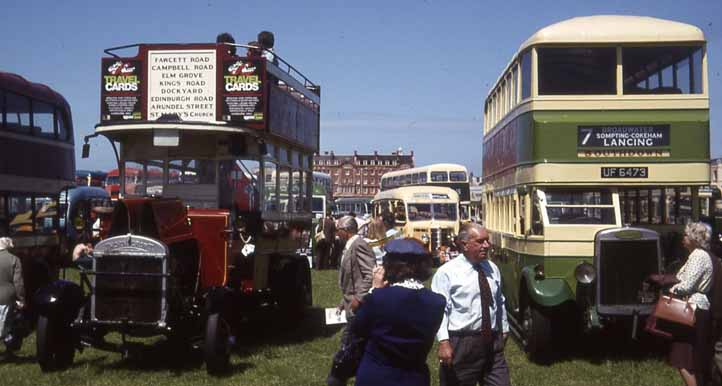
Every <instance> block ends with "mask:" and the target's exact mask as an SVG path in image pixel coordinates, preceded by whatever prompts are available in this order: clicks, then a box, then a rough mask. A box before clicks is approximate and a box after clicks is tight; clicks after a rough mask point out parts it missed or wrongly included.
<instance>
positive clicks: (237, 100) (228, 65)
mask: <svg viewBox="0 0 722 386" xmlns="http://www.w3.org/2000/svg"><path fill="white" fill-rule="evenodd" d="M263 66H264V62H263V60H262V59H259V58H234V59H232V60H225V61H224V62H223V91H222V99H223V102H222V105H221V108H222V110H221V116H222V120H223V121H227V122H238V121H240V122H254V123H260V122H263V120H264V111H265V103H264V99H263V86H264V79H263V74H264V71H263Z"/></svg>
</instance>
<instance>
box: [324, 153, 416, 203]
mask: <svg viewBox="0 0 722 386" xmlns="http://www.w3.org/2000/svg"><path fill="white" fill-rule="evenodd" d="M412 167H414V151H413V150H412V151H411V153H410V154H404V152H403V151H402V150H401V149H399V150H398V151H395V152H392V153H391V154H379V153H378V152H377V151H374V153H373V154H358V152H357V151H354V152H353V155H338V154H334V152H333V151H331V152H328V151H325V152H323V154H317V155H315V156H314V157H313V170H314V171H317V172H322V173H328V174H329V175H331V181H332V186H333V196H334V197H335V198H339V197H368V198H371V197H373V196H374V195H375V194H376V193H378V191H379V187H380V185H381V184H380V183H381V176H382V175H383V174H384V173H387V172H391V171H394V170H400V169H408V168H412Z"/></svg>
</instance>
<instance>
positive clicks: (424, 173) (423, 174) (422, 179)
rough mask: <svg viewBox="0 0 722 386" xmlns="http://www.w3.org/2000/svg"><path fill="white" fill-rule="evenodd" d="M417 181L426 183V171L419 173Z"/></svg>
mask: <svg viewBox="0 0 722 386" xmlns="http://www.w3.org/2000/svg"><path fill="white" fill-rule="evenodd" d="M419 183H420V184H425V183H426V172H423V173H419Z"/></svg>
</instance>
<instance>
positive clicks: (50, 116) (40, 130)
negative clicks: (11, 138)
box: [33, 101, 55, 138]
mask: <svg viewBox="0 0 722 386" xmlns="http://www.w3.org/2000/svg"><path fill="white" fill-rule="evenodd" d="M54 111H55V108H54V107H53V106H52V105H49V104H47V103H43V102H38V101H33V134H35V135H40V136H43V137H53V138H54V137H55V123H54Z"/></svg>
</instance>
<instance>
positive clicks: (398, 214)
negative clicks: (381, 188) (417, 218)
mask: <svg viewBox="0 0 722 386" xmlns="http://www.w3.org/2000/svg"><path fill="white" fill-rule="evenodd" d="M390 205H391V206H392V207H393V211H394V218H395V219H396V222H397V223H405V222H406V205H404V202H403V201H393V202H391V203H390Z"/></svg>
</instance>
